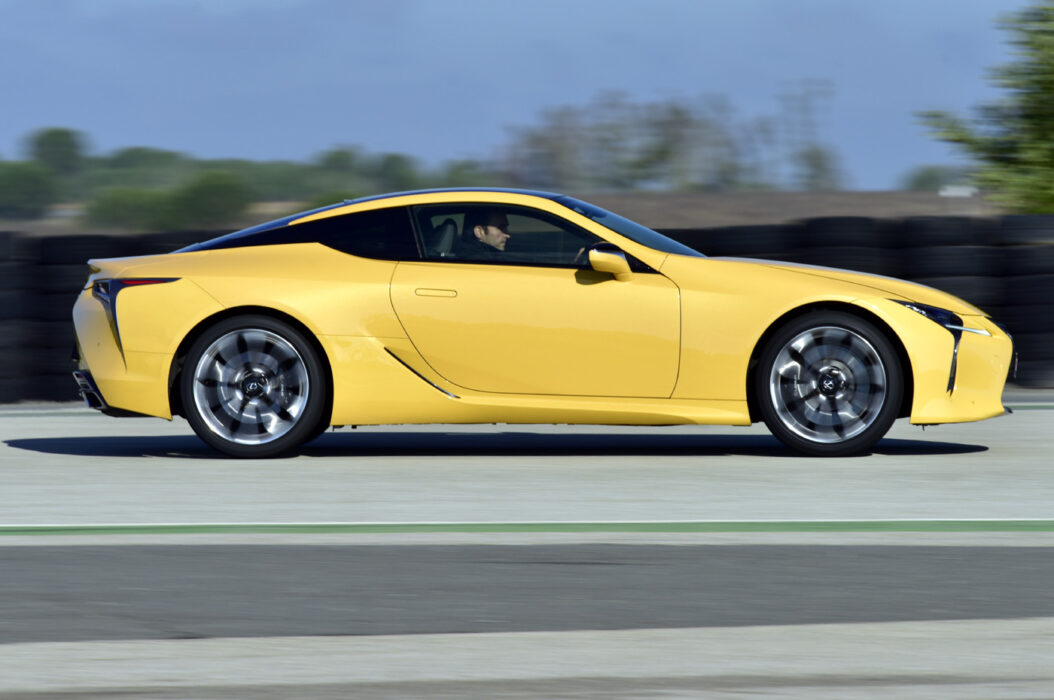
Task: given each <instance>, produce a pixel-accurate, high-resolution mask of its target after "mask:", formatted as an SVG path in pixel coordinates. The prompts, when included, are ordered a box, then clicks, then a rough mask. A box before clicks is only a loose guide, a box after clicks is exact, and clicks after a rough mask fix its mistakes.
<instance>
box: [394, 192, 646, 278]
mask: <svg viewBox="0 0 1054 700" xmlns="http://www.w3.org/2000/svg"><path fill="white" fill-rule="evenodd" d="M470 207H480V208H490V209H501V210H503V211H505V212H506V213H507V214H508V215H515V214H516V213H517V212H528V213H527V214H521V215H522V216H530V217H532V218H535V219H538V220H540V221H544V222H546V223H548V224H550V225H552V226H553V227H554V228H558V229H561V230H563V231H564V232H579V233H581V234H583V235H584V236H586V237H588V238H589V239H596V240H595V241H594V242H593V243H591V244H589V246H587V248H588V247H591V246H592V245H596V244H597V243H611V241H609V240H607V239H606V238H604V237H602V236H598V235H597V234H596V233H594V232H592V231H590V230H589V229H586V228H584V227H583V226H580V225H578V224H576V223H575V222H573V221H570V220H568V219H567V218H565V217H563V216H561V215H559V214H556V213H553V212H551V211H548V210H546V209H540V208H538V207H532V206H527V205H524V204H509V203H506V202H488V201H475V200H465V201H461V202H435V203H423V204H411V205H409V206H408V209H409V212H410V220H411V222H412V223H413V228H414V236H415V237H416V239H417V247H418V250H419V252H420V254H421V258H420V260H419V261H418V262H423V263H441V264H451V263H453V264H456V265H494V266H500V267H538V268H547V269H558V270H592V267H591V266H590V264H589V260H588V258H587V259H585V260H584V261H583V262H581V263H578V264H574V263H552V262H532V261H529V260H518V259H511V258H510V259H509V260H507V261H506V260H502V259H501V258H495V259H493V260H473V259H469V258H457V257H446V258H445V257H430V256H428V255H427V254H426V252H425V245H424V233H423V231H422V228H421V227H422V219H421V217H422V216H423V215H427V216H429V217H432V216H435V214H431V213H428V214H424V211H425V210H431V211H438V212H448V213H449V214H464V213H465V212H466V210H467V209H468V208H470ZM440 215H441V214H440ZM463 223H464V221H463V220H462V224H463ZM512 235H513V237H515V236H516V234H515V233H513V234H512ZM459 237H460V232H459ZM612 245H615V244H612ZM619 250H621V251H622V252H623V253H624V254H625V255H626V259H627V260H629V261H630V267H631V268H632V269H633V271H634V272H643V273H658V271H657V270H655V269H654V268H652V267H651V266H650V265H648V264H647V263H645V262H643V261H642V260H640V259H638V258H636V257H634V256H633V255H631V254H630V253H628V252H626V251H625V250H622V249H621V248H619ZM513 255H515V253H513Z"/></svg>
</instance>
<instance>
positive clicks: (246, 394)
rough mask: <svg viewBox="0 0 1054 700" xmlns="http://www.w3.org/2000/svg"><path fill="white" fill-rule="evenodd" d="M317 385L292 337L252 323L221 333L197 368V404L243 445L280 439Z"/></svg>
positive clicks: (227, 435) (207, 418) (212, 426)
mask: <svg viewBox="0 0 1054 700" xmlns="http://www.w3.org/2000/svg"><path fill="white" fill-rule="evenodd" d="M310 390H311V385H310V381H309V380H308V375H307V368H306V367H305V366H304V360H303V358H301V357H300V353H298V352H297V351H296V348H295V347H293V346H292V345H291V344H290V343H289V341H287V340H286V339H284V338H282V337H281V336H278V335H276V334H274V333H272V332H270V331H266V330H261V329H257V328H246V329H239V330H236V331H231V332H230V333H227V334H226V335H223V336H221V337H219V338H217V339H216V340H215V341H213V343H212V344H211V345H209V346H208V348H206V349H205V352H204V353H203V354H202V356H201V359H200V360H198V364H197V366H196V367H195V368H194V404H195V406H196V407H197V410H198V413H199V414H200V415H201V417H202V418H203V419H204V420H205V423H207V424H208V426H209V428H210V429H211V430H212V431H213V432H215V433H216V434H218V435H221V436H222V437H224V438H226V439H227V440H231V441H232V442H236V443H238V444H241V445H258V444H260V443H264V442H270V441H272V440H276V439H278V438H280V437H282V436H283V435H285V434H286V433H287V432H289V430H290V429H291V428H292V427H293V426H294V425H296V422H297V420H298V419H299V418H300V416H301V414H302V413H303V411H304V406H305V405H306V404H307V398H308V394H309V392H310Z"/></svg>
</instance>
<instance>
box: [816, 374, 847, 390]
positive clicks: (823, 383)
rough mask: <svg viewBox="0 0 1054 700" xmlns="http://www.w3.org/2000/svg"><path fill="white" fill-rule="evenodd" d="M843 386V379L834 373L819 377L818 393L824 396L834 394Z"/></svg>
mask: <svg viewBox="0 0 1054 700" xmlns="http://www.w3.org/2000/svg"><path fill="white" fill-rule="evenodd" d="M844 388H845V381H844V380H843V379H842V378H841V377H839V376H838V375H836V374H834V373H831V374H824V375H823V376H821V377H820V393H821V394H823V395H824V396H834V395H835V394H837V393H838V392H839V391H841V390H842V389H844Z"/></svg>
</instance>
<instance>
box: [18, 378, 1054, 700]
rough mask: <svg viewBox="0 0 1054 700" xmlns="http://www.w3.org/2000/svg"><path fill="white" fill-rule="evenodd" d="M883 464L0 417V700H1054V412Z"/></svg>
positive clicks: (1022, 403)
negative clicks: (237, 447)
mask: <svg viewBox="0 0 1054 700" xmlns="http://www.w3.org/2000/svg"><path fill="white" fill-rule="evenodd" d="M1006 402H1007V403H1008V404H1009V405H1011V406H1015V407H1016V408H1017V409H1018V410H1016V411H1015V413H1014V414H1013V415H1009V416H1005V417H1002V418H999V419H995V420H990V421H986V422H982V423H976V424H966V425H959V426H942V427H939V428H931V429H928V430H926V431H925V432H923V431H922V430H920V429H918V428H913V427H911V426H908V425H907V424H905V423H903V422H901V423H898V425H897V426H896V427H895V428H894V430H893V431H892V432H891V433H890V435H889V437H888V438H887V439H886V440H884V441H883V442H881V443H880V444H879V445H878V447H877V448H876V450H875V452H874V453H873V454H871V455H868V456H864V457H858V458H852V459H837V460H822V459H812V458H801V457H795V456H792V455H791V454H790V453H788V452H787V451H786V450H784V449H783V448H782V447H781V446H780V445H779V444H778V443H777V442H776V441H775V440H773V439H772V438H771V437H769V436H768V435H767V433H766V432H765V430H764V428H763V427H759V426H755V427H753V428H749V429H743V428H712V427H706V428H683V427H677V428H648V429H641V428H632V429H631V428H618V427H592V426H584V427H583V426H580V427H567V426H539V427H534V426H530V427H525V426H483V427H452V426H414V427H405V428H391V427H385V428H360V429H358V430H355V431H352V430H344V431H339V432H335V433H328V434H326V435H325V436H323V437H322V438H321V439H319V440H318V441H317V442H316V443H314V444H312V445H310V446H308V447H306V448H305V449H304V451H303V453H302V455H301V456H299V457H296V458H293V459H285V460H269V461H234V460H228V459H222V458H219V457H217V456H216V454H215V453H212V452H211V451H209V450H208V449H207V448H205V447H204V446H203V445H202V444H201V443H200V442H198V441H197V439H196V438H195V437H194V436H193V435H192V434H191V433H190V431H189V428H188V427H187V426H186V424H185V423H183V422H181V421H177V422H174V423H171V424H170V423H166V422H164V421H160V420H151V419H126V420H117V419H110V418H106V417H104V416H100V415H97V414H95V413H93V412H91V411H88V410H87V409H83V408H80V407H76V406H73V405H68V404H58V405H49V406H8V407H5V408H3V409H0V441H2V444H0V494H2V500H0V571H3V575H2V576H0V698H4V699H5V700H6V699H7V698H31V699H32V698H36V699H37V700H43V699H44V698H77V699H78V700H87V699H89V698H109V697H113V696H114V695H116V694H121V697H131V698H202V697H207V698H308V699H315V698H318V699H321V698H343V697H349V696H352V695H354V696H355V697H378V698H389V697H390V698H396V697H400V698H402V697H423V698H461V697H503V698H533V697H575V698H611V697H616V696H617V697H619V698H646V697H656V696H662V697H670V698H681V697H683V698H695V697H719V698H723V697H729V698H732V697H737V698H738V697H745V696H746V697H751V696H764V697H773V698H783V697H786V698H828V697H829V698H846V697H861V698H870V697H874V698H887V697H907V698H911V697H919V698H923V697H925V698H941V697H949V698H951V697H955V698H959V697H971V698H994V697H999V698H1035V697H1048V696H1052V695H1054V663H1052V662H1051V659H1054V586H1051V585H1050V582H1051V581H1052V580H1054V468H1052V466H1051V463H1054V459H1052V457H1051V453H1052V451H1054V437H1052V434H1051V433H1052V428H1054V394H1052V393H1050V392H1021V391H1018V392H1015V393H1013V394H1010V395H1008V396H1007V399H1006Z"/></svg>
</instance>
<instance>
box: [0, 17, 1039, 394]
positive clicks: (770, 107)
mask: <svg viewBox="0 0 1054 700" xmlns="http://www.w3.org/2000/svg"><path fill="white" fill-rule="evenodd" d="M0 16H3V18H4V21H3V23H2V24H0V64H2V65H4V66H5V70H4V71H2V72H0V96H2V97H0V100H2V104H3V109H2V110H0V115H2V116H0V231H2V233H0V265H2V266H3V267H4V268H5V274H4V275H3V277H2V280H3V281H2V282H0V325H2V328H0V338H2V340H0V368H2V369H0V372H2V373H3V374H2V376H0V401H13V400H19V399H67V398H73V394H72V382H71V381H70V380H69V379H68V374H67V372H68V366H67V365H68V356H69V349H70V346H71V345H72V330H71V329H70V328H69V325H70V324H69V322H68V318H69V309H70V307H71V305H72V298H73V295H74V294H75V293H76V290H77V288H78V287H79V285H80V284H81V283H82V282H83V280H84V278H85V267H84V261H85V260H86V259H87V258H89V257H109V256H118V255H133V254H142V253H154V252H165V251H168V250H173V249H175V248H177V247H181V246H182V245H186V244H187V243H191V242H194V241H197V240H201V239H204V238H209V237H212V236H214V235H219V234H220V233H223V232H226V231H229V230H232V229H235V228H240V227H242V226H245V225H250V224H253V223H258V222H261V221H264V220H267V219H272V218H276V217H278V216H281V215H284V214H287V213H290V212H293V211H298V210H302V209H306V208H310V207H313V206H317V205H322V204H329V203H333V202H337V201H340V200H341V199H344V198H353V197H357V196H362V195H369V194H374V193H378V192H388V191H396V190H406V189H415V188H420V187H441V186H477V185H483V186H507V187H530V188H539V189H547V190H555V191H560V192H566V193H570V194H574V195H576V196H580V197H583V198H585V199H588V200H591V201H594V202H596V203H597V204H599V205H601V206H604V207H607V208H610V209H613V210H615V211H617V212H619V213H621V214H623V215H626V216H628V217H630V218H633V219H636V220H639V221H641V222H642V223H644V224H646V225H649V226H651V227H653V228H656V229H659V230H662V231H664V232H666V233H667V234H668V235H671V236H672V237H674V238H678V239H679V240H682V241H684V242H686V243H688V244H689V245H692V246H694V247H696V248H698V249H699V250H701V251H702V252H704V253H707V254H711V255H748V256H754V257H766V258H775V259H783V260H792V261H798V262H807V263H814V264H823V265H831V266H836V267H847V268H851V269H858V270H863V271H868V272H876V273H880V274H888V275H893V276H898V277H907V278H910V279H916V280H919V281H922V282H924V283H926V284H930V285H932V286H936V287H939V288H942V289H946V290H947V291H950V292H952V293H955V294H958V295H959V296H962V297H964V298H966V299H967V300H969V301H971V302H973V303H975V304H977V305H979V306H980V307H981V308H983V309H984V310H985V311H988V312H990V313H992V314H993V316H994V317H995V318H996V319H997V320H1000V321H1003V322H1005V323H1006V324H1007V325H1008V326H1009V327H1010V329H1011V331H1012V332H1013V333H1014V335H1015V339H1016V340H1017V341H1018V347H1019V350H1020V351H1021V353H1022V366H1021V367H1022V371H1021V374H1020V375H1019V381H1021V382H1022V383H1025V384H1031V385H1039V386H1050V385H1054V370H1052V367H1054V350H1052V348H1054V307H1052V306H1051V304H1052V303H1054V302H1052V299H1054V234H1052V231H1054V219H1050V218H1048V216H1047V215H1048V214H1050V213H1051V212H1054V186H1052V185H1051V183H1054V177H1052V176H1054V49H1052V48H1050V47H1049V46H1047V45H1045V42H1044V40H1043V36H1044V35H1045V34H1049V33H1050V32H1052V31H1054V2H1050V1H1049V0H1048V1H1040V2H1035V1H1033V2H1026V1H1024V0H927V2H925V3H919V2H915V1H914V0H889V1H888V2H884V3H871V2H844V1H843V0H797V1H796V2H794V3H788V2H785V1H783V0H745V1H737V2H730V1H725V2H719V1H716V0H715V1H707V2H700V1H697V0H650V1H649V2H643V1H640V0H570V1H568V0H563V1H560V2H556V1H554V0H536V1H535V2H532V3H529V4H524V3H516V2H511V1H502V0H498V1H495V0H388V1H386V2H364V1H357V0H223V2H205V1H200V2H199V1H197V0H51V1H49V2H24V1H23V0H0ZM27 347H30V348H35V349H37V350H39V352H35V353H26V352H24V349H25V348H27Z"/></svg>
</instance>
